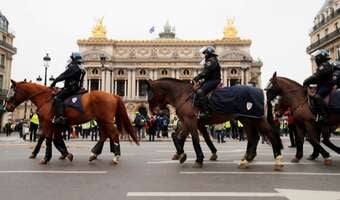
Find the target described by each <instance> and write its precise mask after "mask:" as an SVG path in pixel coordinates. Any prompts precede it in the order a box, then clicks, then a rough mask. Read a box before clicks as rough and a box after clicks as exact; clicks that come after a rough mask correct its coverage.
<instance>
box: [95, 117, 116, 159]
mask: <svg viewBox="0 0 340 200" xmlns="http://www.w3.org/2000/svg"><path fill="white" fill-rule="evenodd" d="M98 124H100V125H99V127H100V131H101V132H102V133H103V135H106V136H108V137H109V138H110V140H111V141H113V142H118V143H119V133H118V130H117V129H116V128H114V124H113V123H110V122H99V123H98ZM112 163H113V164H117V163H118V159H117V158H116V156H115V155H114V156H113V159H112Z"/></svg>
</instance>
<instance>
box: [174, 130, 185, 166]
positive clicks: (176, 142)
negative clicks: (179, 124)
mask: <svg viewBox="0 0 340 200" xmlns="http://www.w3.org/2000/svg"><path fill="white" fill-rule="evenodd" d="M180 131H181V130H179V129H177V130H176V131H175V132H173V133H172V134H171V138H172V142H173V143H174V145H175V148H176V153H175V154H174V155H173V156H172V158H171V160H179V158H180V155H181V154H182V153H184V150H183V148H184V141H185V140H186V137H185V139H184V141H183V142H181V141H180V139H181V138H179V134H180Z"/></svg>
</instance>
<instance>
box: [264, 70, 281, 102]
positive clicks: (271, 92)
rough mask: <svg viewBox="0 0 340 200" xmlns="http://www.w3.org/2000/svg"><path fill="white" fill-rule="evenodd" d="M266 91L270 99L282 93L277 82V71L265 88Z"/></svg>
mask: <svg viewBox="0 0 340 200" xmlns="http://www.w3.org/2000/svg"><path fill="white" fill-rule="evenodd" d="M264 90H265V91H266V96H267V100H268V101H272V100H274V99H275V97H277V96H278V95H280V93H281V88H280V86H279V84H278V83H277V77H276V72H275V73H274V74H273V77H272V78H271V79H270V80H269V83H268V85H267V87H266V88H265V89H264Z"/></svg>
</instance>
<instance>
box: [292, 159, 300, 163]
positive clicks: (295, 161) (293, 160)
mask: <svg viewBox="0 0 340 200" xmlns="http://www.w3.org/2000/svg"><path fill="white" fill-rule="evenodd" d="M290 162H292V163H299V162H300V159H298V158H293V159H292V160H291V161H290Z"/></svg>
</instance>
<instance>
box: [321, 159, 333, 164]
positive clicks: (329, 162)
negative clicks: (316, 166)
mask: <svg viewBox="0 0 340 200" xmlns="http://www.w3.org/2000/svg"><path fill="white" fill-rule="evenodd" d="M323 163H324V165H326V166H331V165H332V163H333V161H332V159H331V158H325V160H324V161H323Z"/></svg>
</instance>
